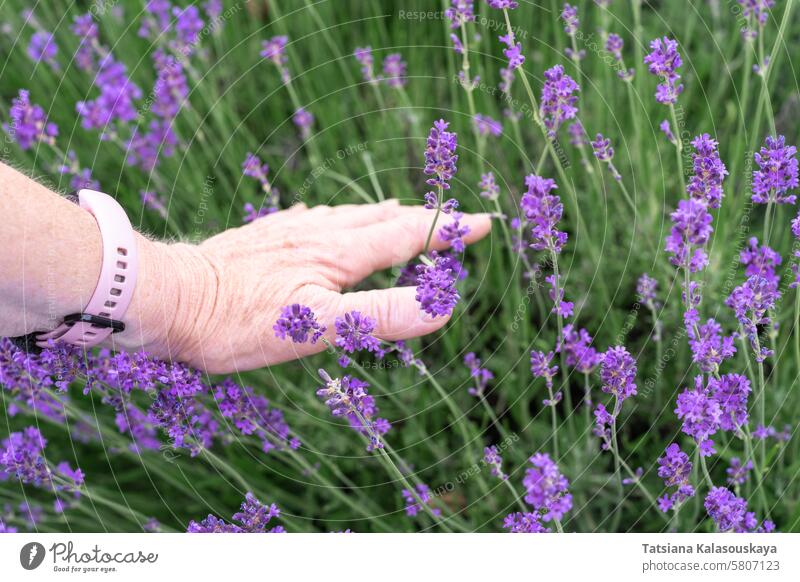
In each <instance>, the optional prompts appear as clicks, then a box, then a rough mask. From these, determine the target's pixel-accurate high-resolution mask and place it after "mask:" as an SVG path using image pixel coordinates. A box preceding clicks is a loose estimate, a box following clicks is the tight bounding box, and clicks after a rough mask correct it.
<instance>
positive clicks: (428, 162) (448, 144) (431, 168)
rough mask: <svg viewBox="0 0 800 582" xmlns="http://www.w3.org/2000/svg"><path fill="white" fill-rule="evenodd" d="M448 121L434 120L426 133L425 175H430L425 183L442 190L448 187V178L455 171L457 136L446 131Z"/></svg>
mask: <svg viewBox="0 0 800 582" xmlns="http://www.w3.org/2000/svg"><path fill="white" fill-rule="evenodd" d="M448 125H449V123H447V122H446V121H445V120H444V119H440V120H438V121H436V122H434V124H433V127H432V128H431V131H430V133H429V134H428V141H427V146H426V148H425V169H424V172H425V175H426V176H431V178H428V180H427V183H428V184H429V185H431V186H439V187H441V188H443V189H444V190H447V189H449V188H450V183H449V182H450V180H451V179H452V178H453V175H454V174H455V173H456V162H457V161H458V155H457V154H456V147H457V146H458V136H457V135H456V134H455V133H453V132H451V131H447V127H448Z"/></svg>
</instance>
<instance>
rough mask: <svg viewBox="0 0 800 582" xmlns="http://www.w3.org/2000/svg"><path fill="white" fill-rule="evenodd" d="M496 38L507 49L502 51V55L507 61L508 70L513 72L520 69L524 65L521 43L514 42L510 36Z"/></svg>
mask: <svg viewBox="0 0 800 582" xmlns="http://www.w3.org/2000/svg"><path fill="white" fill-rule="evenodd" d="M498 38H499V39H500V42H502V43H503V44H504V45H506V47H508V48H504V49H503V54H504V55H505V57H506V58H507V59H508V69H509V70H510V71H514V69H518V68H520V67H521V66H522V65H523V63H525V55H523V54H522V43H519V42H516V41H515V39H514V37H513V36H512V35H510V34H506V35H502V36H499V37H498Z"/></svg>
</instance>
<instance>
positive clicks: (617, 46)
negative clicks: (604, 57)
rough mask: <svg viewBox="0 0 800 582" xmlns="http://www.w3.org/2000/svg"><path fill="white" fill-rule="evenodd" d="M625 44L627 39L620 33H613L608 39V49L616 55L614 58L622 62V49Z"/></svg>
mask: <svg viewBox="0 0 800 582" xmlns="http://www.w3.org/2000/svg"><path fill="white" fill-rule="evenodd" d="M624 46H625V41H623V40H622V37H621V36H620V35H618V34H614V33H611V34H609V35H608V39H606V50H607V51H608V52H610V53H611V54H612V55H613V56H614V60H615V61H617V62H620V61H621V60H622V49H623V47H624Z"/></svg>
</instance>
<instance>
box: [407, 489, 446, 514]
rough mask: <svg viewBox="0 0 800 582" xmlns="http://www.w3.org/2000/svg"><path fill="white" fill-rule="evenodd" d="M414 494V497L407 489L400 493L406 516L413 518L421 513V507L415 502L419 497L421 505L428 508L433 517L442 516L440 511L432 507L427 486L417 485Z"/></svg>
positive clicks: (431, 499) (431, 498)
mask: <svg viewBox="0 0 800 582" xmlns="http://www.w3.org/2000/svg"><path fill="white" fill-rule="evenodd" d="M416 493H417V495H416V496H415V495H414V493H412V492H411V491H409V490H408V489H403V491H402V495H403V500H404V501H405V503H406V515H408V516H409V517H415V516H416V515H418V514H419V512H420V511H422V506H421V505H420V504H419V502H418V501H417V497H419V499H420V501H422V503H424V504H425V505H427V506H428V507H429V508H430V511H431V512H432V513H433V515H436V516H439V515H441V514H442V510H441V509H439V508H438V507H433V506H432V502H433V497H432V496H431V490H430V488H429V487H428V486H427V485H425V484H424V483H419V484H417V486H416Z"/></svg>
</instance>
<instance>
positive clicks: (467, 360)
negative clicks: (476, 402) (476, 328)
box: [464, 352, 494, 396]
mask: <svg viewBox="0 0 800 582" xmlns="http://www.w3.org/2000/svg"><path fill="white" fill-rule="evenodd" d="M464 365H465V366H467V368H469V375H470V376H471V377H472V378H474V379H475V386H474V387H472V388H469V390H467V392H468V393H469V394H470V395H471V396H481V395H482V394H483V391H484V390H485V389H486V386H487V385H488V384H489V381H491V380H493V379H494V374H492V372H491V370H489V369H488V368H483V367H482V366H481V360H480V358H478V357H477V356H476V355H475V353H474V352H469V353H468V354H467V355H466V356H464Z"/></svg>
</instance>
